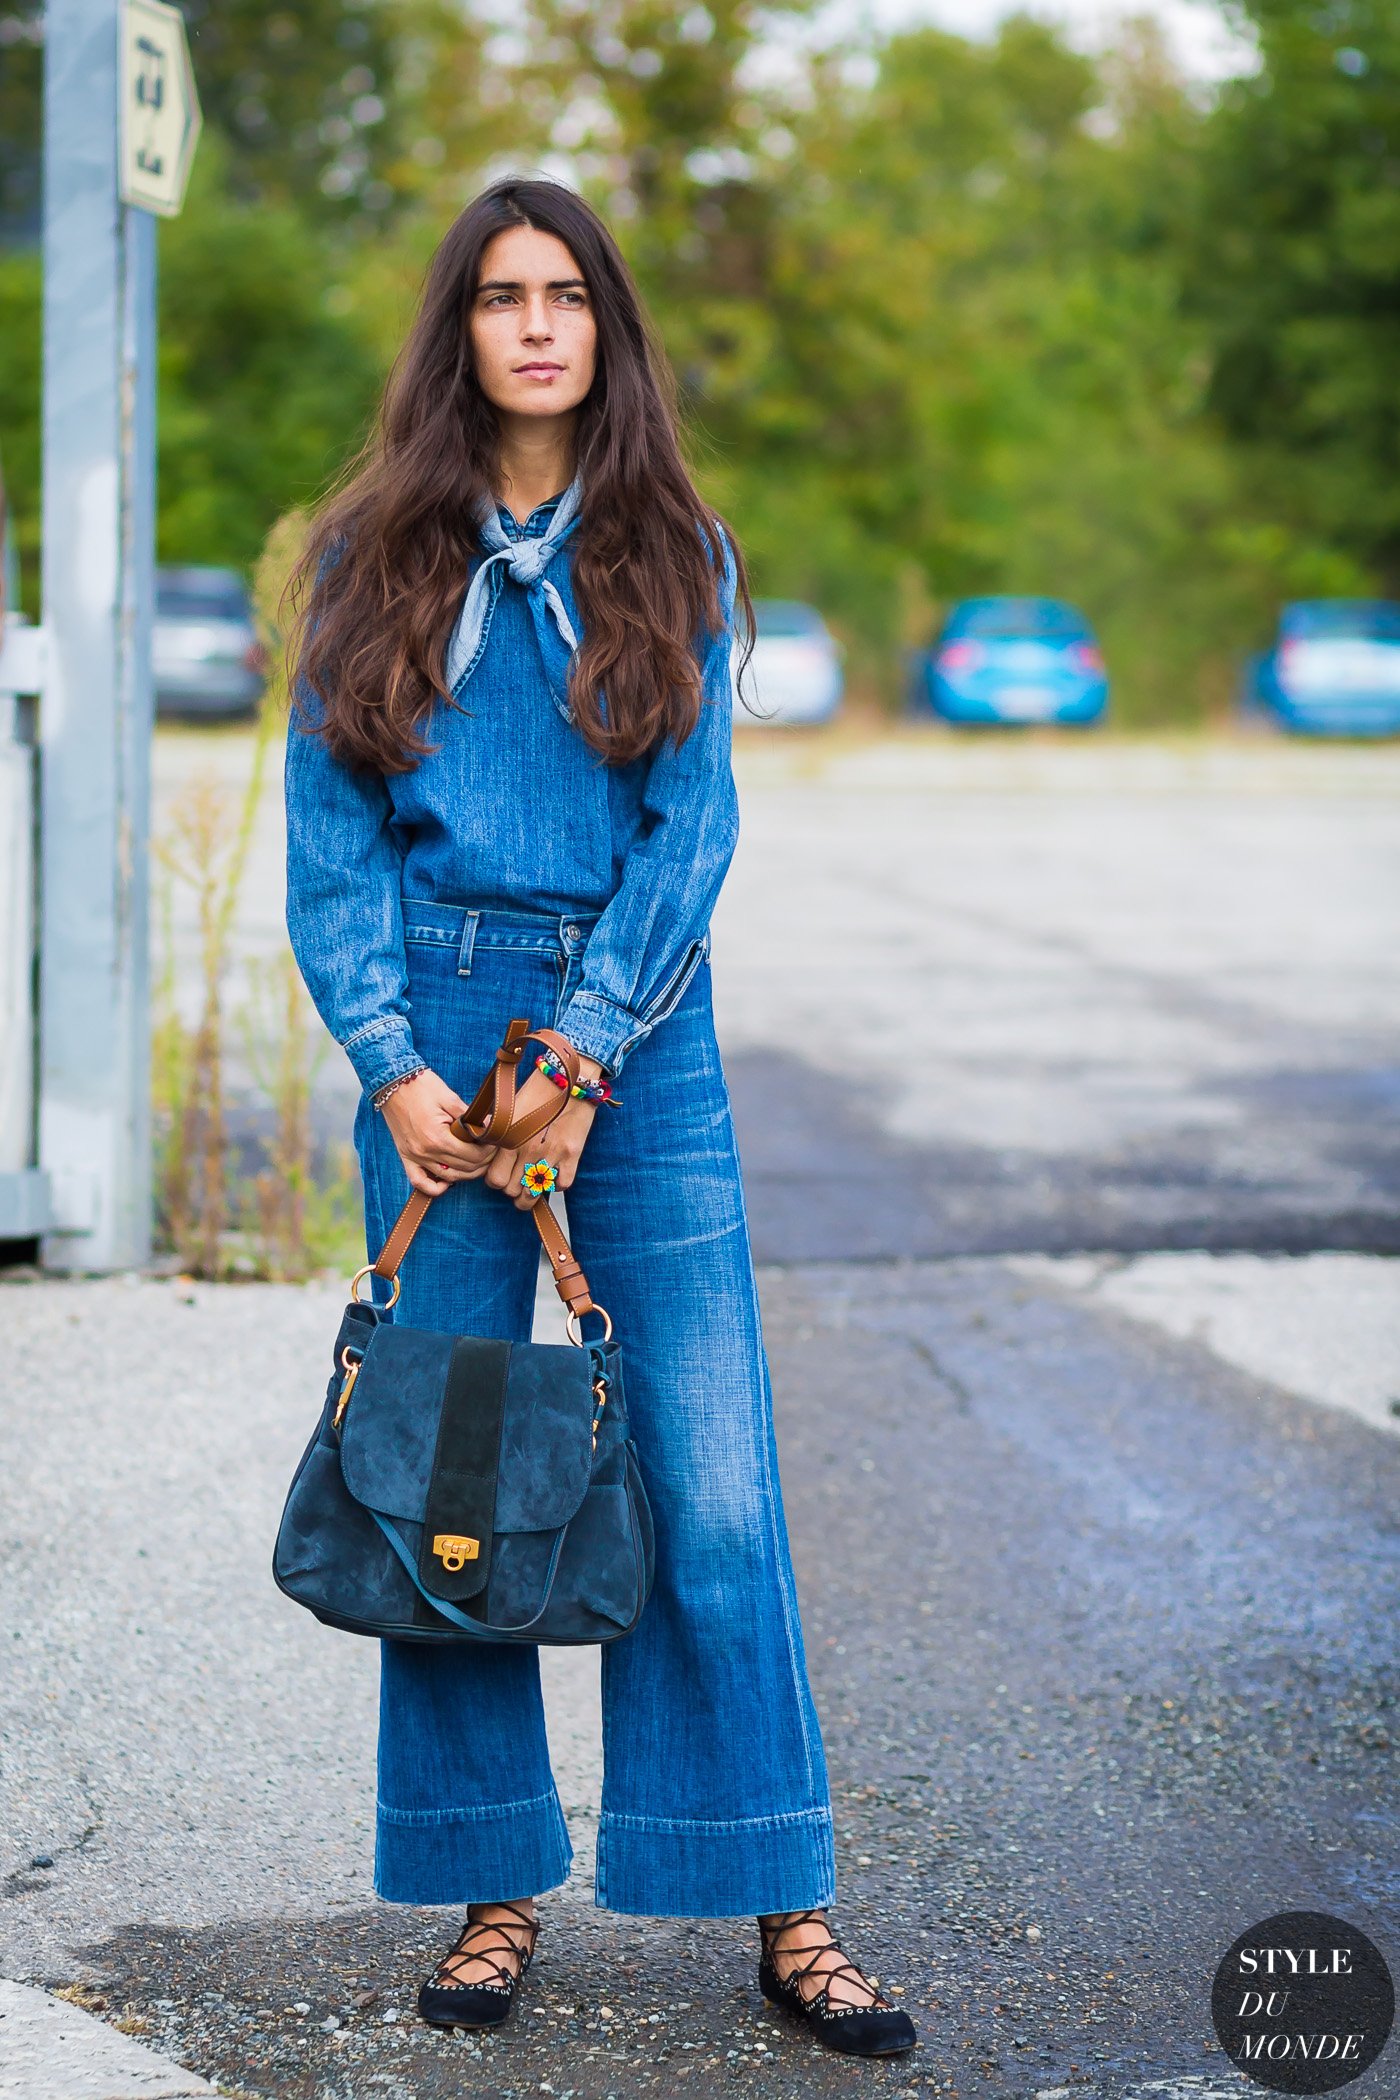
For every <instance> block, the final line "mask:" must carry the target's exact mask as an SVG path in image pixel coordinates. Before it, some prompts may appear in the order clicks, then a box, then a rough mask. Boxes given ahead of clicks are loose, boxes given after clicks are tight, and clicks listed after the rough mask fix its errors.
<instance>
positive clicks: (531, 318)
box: [471, 226, 598, 416]
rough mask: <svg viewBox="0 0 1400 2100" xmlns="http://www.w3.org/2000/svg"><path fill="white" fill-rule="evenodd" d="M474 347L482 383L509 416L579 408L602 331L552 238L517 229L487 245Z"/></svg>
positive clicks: (566, 255)
mask: <svg viewBox="0 0 1400 2100" xmlns="http://www.w3.org/2000/svg"><path fill="white" fill-rule="evenodd" d="M471 344H472V356H473V359H474V361H475V365H476V377H477V383H478V385H479V386H480V388H481V390H482V392H483V393H484V394H485V396H486V398H487V400H488V401H491V402H492V403H494V405H495V406H496V408H498V409H499V410H501V411H502V412H503V413H504V414H507V415H515V416H559V415H564V414H567V412H568V411H569V410H570V409H574V408H577V407H578V405H579V403H580V401H582V400H583V398H584V396H585V394H586V393H587V392H588V389H589V388H590V387H591V386H592V384H593V372H594V365H595V361H596V356H597V344H598V330H597V326H596V324H595V322H594V319H593V302H592V300H591V299H590V298H589V295H588V287H587V285H586V284H585V283H584V281H583V273H582V272H581V270H580V269H579V266H578V264H577V263H576V262H575V261H574V258H573V256H572V254H571V253H570V252H569V250H568V249H567V248H566V247H565V246H564V243H563V242H562V241H561V240H559V239H557V238H556V236H555V235H554V234H552V233H541V232H539V231H538V230H537V229H536V228H535V227H533V226H512V227H511V228H510V229H509V231H508V232H506V233H498V234H497V235H496V237H495V239H494V240H493V241H491V242H490V243H489V244H488V246H487V248H486V252H485V254H484V255H483V256H482V259H481V280H480V282H479V284H478V285H477V288H476V296H475V297H474V299H473V300H472V310H471Z"/></svg>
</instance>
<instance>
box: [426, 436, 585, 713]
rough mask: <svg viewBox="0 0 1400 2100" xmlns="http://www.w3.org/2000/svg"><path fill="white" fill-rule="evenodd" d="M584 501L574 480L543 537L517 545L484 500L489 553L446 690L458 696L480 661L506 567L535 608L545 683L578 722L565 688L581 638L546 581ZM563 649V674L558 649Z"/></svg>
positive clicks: (459, 628)
mask: <svg viewBox="0 0 1400 2100" xmlns="http://www.w3.org/2000/svg"><path fill="white" fill-rule="evenodd" d="M582 500H583V477H582V476H581V475H579V474H575V476H574V478H573V480H572V481H571V482H570V483H569V486H568V488H567V489H566V490H565V491H564V494H563V495H562V496H561V497H560V499H559V504H558V508H557V509H556V510H555V513H554V516H553V517H552V518H551V519H550V521H549V524H548V526H547V527H546V528H545V530H544V531H543V532H542V533H540V534H538V535H531V536H529V537H527V538H525V539H519V540H513V539H511V537H510V535H509V534H508V533H507V531H506V529H505V527H504V525H502V523H501V521H500V519H499V518H498V517H497V515H496V506H495V504H494V503H493V502H492V501H491V499H490V498H489V497H486V498H483V500H482V502H481V504H480V505H479V507H478V509H477V524H478V527H479V529H480V534H481V544H482V547H483V549H484V550H485V552H484V554H483V558H482V560H481V561H480V562H479V563H478V565H477V570H476V574H475V575H474V576H473V578H472V580H471V587H470V588H469V590H468V592H467V595H466V598H465V600H464V602H463V605H462V610H461V612H460V614H459V615H458V618H457V625H456V627H455V628H454V629H453V632H452V639H451V641H450V642H449V643H448V645H447V664H446V679H447V690H448V691H449V693H450V692H453V691H454V690H455V688H456V686H457V682H458V680H459V679H460V678H461V676H462V674H463V672H464V671H465V670H466V669H467V667H468V665H469V664H471V663H473V662H474V661H475V658H476V655H477V651H478V650H479V648H480V647H481V639H482V634H483V631H484V629H485V626H486V620H487V613H488V608H489V606H490V602H491V598H490V594H491V571H492V569H494V568H495V567H497V565H498V564H499V563H501V562H504V563H505V565H506V569H507V571H508V572H509V574H510V575H511V576H513V577H514V579H515V581H516V582H517V583H518V584H519V585H520V587H521V589H522V590H523V591H524V592H525V594H526V597H527V599H528V601H529V605H530V614H531V618H532V619H533V621H534V624H535V633H536V635H537V636H538V637H539V644H540V654H541V655H542V656H543V658H544V667H545V677H546V678H547V680H548V682H549V690H550V693H551V694H552V696H553V699H554V704H555V706H556V707H557V708H558V709H559V712H560V713H561V714H562V715H563V717H564V719H565V721H568V722H571V721H572V720H573V712H572V710H571V708H570V707H569V703H568V699H567V697H566V693H565V690H564V688H565V687H566V686H567V682H568V660H569V658H570V657H571V656H572V655H573V652H574V651H575V649H577V647H578V636H577V635H576V634H575V633H574V629H573V623H572V621H571V620H570V618H569V615H568V613H567V611H566V610H565V607H564V601H563V599H562V598H561V597H560V595H559V593H558V591H557V590H556V589H555V587H554V585H553V584H552V583H551V582H550V580H549V578H548V577H547V576H546V575H545V573H544V572H545V570H546V569H547V568H548V567H549V564H550V562H551V561H552V560H553V558H554V556H555V554H556V553H557V552H558V550H559V548H560V546H561V544H562V543H563V541H564V540H565V539H566V538H567V537H568V535H569V533H570V532H572V530H573V528H574V526H575V525H576V524H577V523H578V512H579V505H580V503H581V502H582ZM560 642H562V643H563V645H564V652H565V654H564V658H563V668H562V673H561V668H560V663H559V654H558V645H559V643H560Z"/></svg>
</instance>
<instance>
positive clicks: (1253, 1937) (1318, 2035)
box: [1210, 1910, 1395, 2093]
mask: <svg viewBox="0 0 1400 2100" xmlns="http://www.w3.org/2000/svg"><path fill="white" fill-rule="evenodd" d="M1210 2013H1211V2018H1212V2020H1213V2021H1214V2022H1215V2031H1216V2034H1217V2035H1218V2036H1219V2037H1220V2046H1221V2048H1222V2049H1223V2050H1224V2051H1225V2054H1226V2055H1227V2056H1228V2057H1229V2059H1230V2061H1231V2063H1232V2064H1234V2065H1235V2066H1236V2068H1237V2069H1238V2070H1241V2071H1245V2072H1247V2073H1248V2074H1249V2076H1250V2077H1251V2078H1252V2079H1254V2080H1255V2082H1256V2083H1257V2084H1259V2085H1265V2086H1268V2087H1269V2089H1270V2091H1272V2092H1275V2093H1331V2092H1334V2091H1335V2090H1336V2088H1337V2087H1338V2086H1339V2085H1350V2084H1351V2081H1352V2079H1353V2078H1359V2077H1360V2076H1361V2074H1362V2072H1363V2071H1368V2070H1369V2069H1370V2068H1371V2065H1372V2064H1373V2063H1374V2062H1375V2060H1376V2058H1377V2057H1378V2056H1379V2055H1380V2053H1381V2051H1382V2049H1384V2047H1385V2045H1386V2042H1387V2041H1388V2040H1389V2038H1390V2030H1391V2026H1392V2025H1393V2023H1394V2020H1395V1986H1394V1984H1393V1983H1392V1982H1391V1978H1390V1971H1389V1969H1388V1968H1387V1967H1386V1963H1385V1956H1384V1955H1383V1954H1382V1953H1381V1951H1380V1948H1379V1947H1377V1946H1376V1944H1375V1942H1374V1941H1373V1940H1369V1939H1367V1937H1366V1935H1365V1933H1364V1932H1362V1931H1361V1929H1360V1927H1359V1926H1356V1925H1348V1924H1347V1923H1346V1921H1345V1920H1344V1919H1342V1918H1330V1917H1328V1916H1327V1914H1326V1912H1325V1911H1316V1910H1284V1911H1280V1912H1279V1913H1278V1915H1277V1916H1276V1917H1273V1918H1265V1919H1264V1920H1263V1922H1262V1923H1261V1924H1258V1925H1251V1926H1250V1928H1249V1930H1248V1931H1247V1932H1242V1933H1241V1934H1240V1936H1239V1938H1238V1939H1237V1940H1236V1941H1235V1944H1234V1946H1233V1947H1231V1949H1230V1951H1229V1953H1228V1954H1227V1955H1226V1956H1225V1958H1224V1960H1223V1961H1222V1962H1221V1964H1220V1966H1219V1968H1218V1969H1217V1970H1216V1972H1215V1982H1214V1985H1213V1986H1212V1988H1211V1994H1210Z"/></svg>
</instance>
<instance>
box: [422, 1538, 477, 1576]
mask: <svg viewBox="0 0 1400 2100" xmlns="http://www.w3.org/2000/svg"><path fill="white" fill-rule="evenodd" d="M480 1552H481V1540H480V1539H459V1538H457V1537H456V1536H455V1534H454V1533H452V1532H450V1531H440V1532H439V1533H438V1534H437V1537H436V1538H435V1539H434V1540H433V1553H434V1555H435V1556H436V1558H437V1559H438V1560H440V1561H441V1562H442V1564H443V1566H444V1567H445V1568H446V1570H447V1572H448V1574H449V1575H455V1574H457V1572H458V1570H459V1569H461V1568H464V1567H465V1566H466V1564H467V1562H468V1561H469V1560H476V1559H477V1558H478V1556H479V1555H480Z"/></svg>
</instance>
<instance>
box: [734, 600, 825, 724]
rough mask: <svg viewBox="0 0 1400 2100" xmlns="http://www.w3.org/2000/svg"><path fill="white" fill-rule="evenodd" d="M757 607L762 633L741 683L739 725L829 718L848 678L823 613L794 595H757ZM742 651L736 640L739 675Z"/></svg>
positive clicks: (738, 690) (736, 716)
mask: <svg viewBox="0 0 1400 2100" xmlns="http://www.w3.org/2000/svg"><path fill="white" fill-rule="evenodd" d="M753 609H754V619H755V621H756V622H757V627H758V633H757V637H756V639H755V641H754V650H753V655H752V656H751V657H750V659H749V663H748V668H747V670H746V671H745V672H744V675H743V680H742V683H741V685H739V686H738V687H737V688H736V700H735V707H734V724H735V727H736V728H746V729H760V728H763V727H764V726H765V725H767V724H769V723H772V724H774V725H776V726H778V727H782V728H787V727H790V726H793V725H795V724H799V723H808V722H829V721H830V720H831V718H832V716H833V715H834V714H835V713H836V710H837V709H838V708H839V707H840V705H841V695H842V693H843V691H844V690H845V683H846V681H845V677H844V674H843V673H842V670H841V645H840V643H839V642H837V641H836V640H835V639H834V638H833V636H832V634H831V631H830V629H829V628H828V627H827V624H826V622H825V620H824V619H823V618H822V616H821V614H820V613H819V612H818V611H817V609H816V607H815V606H812V605H803V604H801V603H799V601H798V600H796V599H794V598H756V599H755V600H754V608H753ZM742 657H743V650H742V647H741V645H740V644H739V643H737V642H736V644H735V648H734V655H733V659H732V660H733V664H734V670H735V673H736V675H737V674H738V670H739V665H740V663H741V661H742Z"/></svg>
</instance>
